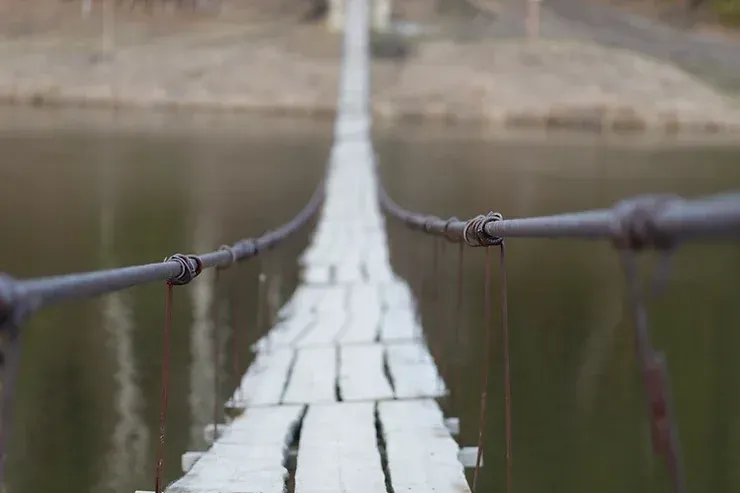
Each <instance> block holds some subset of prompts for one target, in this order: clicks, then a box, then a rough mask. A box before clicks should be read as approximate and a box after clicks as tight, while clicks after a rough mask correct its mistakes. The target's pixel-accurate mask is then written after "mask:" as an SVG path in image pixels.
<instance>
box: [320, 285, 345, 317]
mask: <svg viewBox="0 0 740 493" xmlns="http://www.w3.org/2000/svg"><path fill="white" fill-rule="evenodd" d="M348 294H349V289H348V288H347V287H346V286H330V287H328V288H327V290H326V294H325V296H324V297H323V298H322V300H321V302H320V303H319V304H318V305H316V311H317V312H329V313H338V312H344V311H345V308H346V307H347V298H348Z"/></svg>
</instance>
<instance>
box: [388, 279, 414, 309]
mask: <svg viewBox="0 0 740 493" xmlns="http://www.w3.org/2000/svg"><path fill="white" fill-rule="evenodd" d="M380 297H381V300H382V304H383V306H384V307H386V308H404V309H414V307H415V303H414V297H413V294H412V292H411V288H409V286H408V284H406V283H405V282H404V281H402V280H400V279H396V280H394V281H391V282H388V283H385V284H383V285H382V286H381V287H380Z"/></svg>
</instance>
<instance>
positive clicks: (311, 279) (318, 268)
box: [301, 265, 330, 284]
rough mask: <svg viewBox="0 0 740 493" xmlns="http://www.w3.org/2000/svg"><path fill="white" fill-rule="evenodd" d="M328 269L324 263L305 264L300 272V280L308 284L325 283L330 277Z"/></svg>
mask: <svg viewBox="0 0 740 493" xmlns="http://www.w3.org/2000/svg"><path fill="white" fill-rule="evenodd" d="M329 270H330V269H329V267H328V266H325V265H307V266H306V267H305V268H304V269H303V271H302V272H301V280H302V281H303V282H306V283H308V284H326V283H328V282H329V279H330V275H329V274H330V272H329Z"/></svg>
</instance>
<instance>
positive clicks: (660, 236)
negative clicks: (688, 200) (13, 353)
mask: <svg viewBox="0 0 740 493" xmlns="http://www.w3.org/2000/svg"><path fill="white" fill-rule="evenodd" d="M680 203H681V199H680V198H679V197H677V196H675V195H649V196H643V197H633V198H629V199H626V200H622V201H620V202H618V203H617V204H615V205H614V207H613V208H612V211H613V221H612V224H611V229H612V235H613V238H612V241H613V243H614V245H615V246H616V247H617V248H619V249H631V250H642V249H644V248H656V249H659V250H667V249H670V248H671V247H672V246H673V245H674V243H675V239H674V238H673V237H672V236H671V235H668V234H666V233H665V232H663V231H661V229H660V227H659V226H658V222H659V219H658V218H659V217H660V215H661V214H662V213H664V212H665V211H666V210H667V209H668V208H670V207H673V206H676V205H678V204H680Z"/></svg>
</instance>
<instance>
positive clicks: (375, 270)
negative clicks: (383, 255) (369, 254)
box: [365, 259, 394, 282]
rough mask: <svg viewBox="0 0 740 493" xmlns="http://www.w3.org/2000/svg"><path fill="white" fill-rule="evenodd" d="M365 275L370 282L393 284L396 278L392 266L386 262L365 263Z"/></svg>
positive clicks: (370, 260)
mask: <svg viewBox="0 0 740 493" xmlns="http://www.w3.org/2000/svg"><path fill="white" fill-rule="evenodd" d="M365 273H366V275H367V280H368V281H370V282H391V281H392V280H393V276H394V274H393V270H392V269H391V266H390V264H388V262H386V261H385V260H372V259H368V260H367V261H366V262H365Z"/></svg>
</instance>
